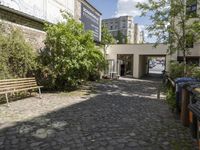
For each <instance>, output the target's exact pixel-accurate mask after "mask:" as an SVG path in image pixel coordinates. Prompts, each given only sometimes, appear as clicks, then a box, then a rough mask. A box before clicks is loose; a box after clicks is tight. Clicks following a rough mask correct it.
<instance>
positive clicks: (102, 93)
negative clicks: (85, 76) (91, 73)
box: [0, 79, 196, 150]
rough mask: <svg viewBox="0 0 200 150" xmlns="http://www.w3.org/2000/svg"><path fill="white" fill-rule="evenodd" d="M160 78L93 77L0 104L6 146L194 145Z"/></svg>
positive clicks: (129, 149) (171, 148)
mask: <svg viewBox="0 0 200 150" xmlns="http://www.w3.org/2000/svg"><path fill="white" fill-rule="evenodd" d="M160 84H161V83H160V80H155V79H145V80H136V79H120V80H114V81H110V80H107V81H104V80H103V81H100V82H91V83H89V84H88V85H87V86H84V87H82V88H81V89H80V90H77V91H74V92H69V93H43V94H42V99H39V98H37V97H30V98H26V99H22V100H18V101H15V102H12V103H11V104H10V107H9V108H8V107H6V105H0V149H2V150H27V149H28V150H86V149H87V150H140V149H141V150H160V149H164V150H179V149H180V150H193V149H196V145H195V141H194V140H193V139H192V137H191V134H190V131H189V129H188V128H185V127H183V126H182V125H181V124H180V121H179V120H176V119H175V116H174V115H173V113H171V112H170V109H169V107H168V105H167V104H165V102H164V98H163V97H162V94H161V98H160V99H157V93H158V89H159V88H160Z"/></svg>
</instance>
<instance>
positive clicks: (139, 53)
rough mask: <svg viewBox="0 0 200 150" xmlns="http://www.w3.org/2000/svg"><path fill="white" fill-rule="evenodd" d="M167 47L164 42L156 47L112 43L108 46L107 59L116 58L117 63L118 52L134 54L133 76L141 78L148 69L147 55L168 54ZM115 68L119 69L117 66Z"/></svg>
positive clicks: (151, 45)
mask: <svg viewBox="0 0 200 150" xmlns="http://www.w3.org/2000/svg"><path fill="white" fill-rule="evenodd" d="M167 48H168V47H167V45H163V44H160V45H159V46H157V47H156V48H155V47H153V44H122V45H111V46H109V47H108V49H107V51H106V54H107V59H113V60H115V64H117V54H133V55H134V57H133V77H134V78H140V77H142V76H143V75H144V74H145V73H146V71H147V70H146V65H147V64H146V63H147V56H166V55H167ZM166 59H167V60H169V56H167V58H166ZM167 66H168V62H167ZM116 67H117V66H116ZM115 70H117V68H116V69H115Z"/></svg>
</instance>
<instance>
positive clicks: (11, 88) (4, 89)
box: [0, 83, 37, 91]
mask: <svg viewBox="0 0 200 150" xmlns="http://www.w3.org/2000/svg"><path fill="white" fill-rule="evenodd" d="M34 86H37V84H36V83H35V84H26V85H18V86H11V87H5V88H1V89H0V91H9V90H17V89H21V88H26V87H34Z"/></svg>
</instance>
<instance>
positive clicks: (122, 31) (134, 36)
mask: <svg viewBox="0 0 200 150" xmlns="http://www.w3.org/2000/svg"><path fill="white" fill-rule="evenodd" d="M102 24H103V25H105V26H106V27H107V28H108V30H109V31H110V33H111V34H112V35H113V37H114V38H115V39H116V40H117V42H118V43H130V44H132V43H140V39H139V38H140V31H139V27H138V25H137V24H134V23H133V17H132V16H121V17H118V18H109V19H104V20H103V21H102Z"/></svg>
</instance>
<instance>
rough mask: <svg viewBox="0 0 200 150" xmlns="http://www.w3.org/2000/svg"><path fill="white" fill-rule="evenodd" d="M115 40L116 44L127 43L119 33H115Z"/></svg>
mask: <svg viewBox="0 0 200 150" xmlns="http://www.w3.org/2000/svg"><path fill="white" fill-rule="evenodd" d="M116 40H117V41H118V42H117V43H118V44H124V43H127V42H128V40H127V37H125V36H124V35H123V34H122V33H121V32H120V31H118V32H117V37H116Z"/></svg>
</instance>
